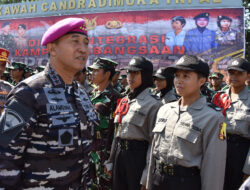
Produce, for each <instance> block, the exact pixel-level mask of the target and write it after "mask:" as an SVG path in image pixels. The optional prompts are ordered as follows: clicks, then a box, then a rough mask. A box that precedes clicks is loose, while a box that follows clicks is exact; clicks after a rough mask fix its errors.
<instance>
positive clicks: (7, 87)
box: [0, 80, 13, 113]
mask: <svg viewBox="0 0 250 190" xmlns="http://www.w3.org/2000/svg"><path fill="white" fill-rule="evenodd" d="M12 88H13V86H12V85H11V84H10V83H8V82H6V81H4V80H0V113H2V110H3V105H4V104H5V102H6V99H7V95H8V94H9V92H10V91H11V89H12Z"/></svg>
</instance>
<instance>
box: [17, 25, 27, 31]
mask: <svg viewBox="0 0 250 190" xmlns="http://www.w3.org/2000/svg"><path fill="white" fill-rule="evenodd" d="M19 27H22V28H23V29H24V30H26V25H25V24H19V25H18V28H19Z"/></svg>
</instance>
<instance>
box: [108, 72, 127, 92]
mask: <svg viewBox="0 0 250 190" xmlns="http://www.w3.org/2000/svg"><path fill="white" fill-rule="evenodd" d="M120 73H121V71H120V70H118V69H116V70H115V74H114V76H113V78H112V81H111V83H112V85H113V87H114V88H115V89H116V90H117V91H118V92H119V93H122V92H124V90H125V89H124V88H123V86H122V85H121V83H120V81H119V76H120Z"/></svg>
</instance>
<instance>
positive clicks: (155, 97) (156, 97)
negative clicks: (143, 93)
mask: <svg viewBox="0 0 250 190" xmlns="http://www.w3.org/2000/svg"><path fill="white" fill-rule="evenodd" d="M151 96H152V97H153V98H154V99H156V100H160V97H159V96H156V95H154V94H151Z"/></svg>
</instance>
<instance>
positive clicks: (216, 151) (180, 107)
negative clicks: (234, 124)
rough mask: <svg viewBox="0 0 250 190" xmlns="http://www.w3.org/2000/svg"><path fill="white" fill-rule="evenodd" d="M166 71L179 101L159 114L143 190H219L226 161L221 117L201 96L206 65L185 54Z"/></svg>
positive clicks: (198, 59) (165, 106)
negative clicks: (173, 76) (171, 79)
mask: <svg viewBox="0 0 250 190" xmlns="http://www.w3.org/2000/svg"><path fill="white" fill-rule="evenodd" d="M168 71H169V72H174V73H175V78H174V85H175V88H176V91H177V93H178V95H180V96H181V98H180V99H179V100H178V101H175V102H172V103H169V104H165V105H163V106H162V107H161V108H160V109H159V111H158V114H157V118H156V123H155V127H154V129H153V133H154V139H153V142H152V150H151V155H150V165H149V171H148V178H147V179H148V180H147V188H148V189H150V190H155V189H157V190H161V189H168V190H179V189H180V190H181V189H192V190H211V189H213V190H221V189H222V188H223V180H224V169H225V158H226V140H225V133H224V132H225V123H223V121H224V118H223V115H222V114H221V113H220V112H219V111H216V110H215V109H214V108H213V106H212V105H211V107H210V106H209V105H210V104H208V103H207V102H206V98H205V97H202V96H201V95H200V87H201V86H202V85H203V84H204V83H205V82H206V78H207V77H208V74H209V67H208V64H207V63H205V62H204V61H203V60H202V59H200V58H198V57H196V56H191V55H184V56H182V57H181V58H180V59H179V60H178V61H177V63H176V65H173V66H170V67H168Z"/></svg>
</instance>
